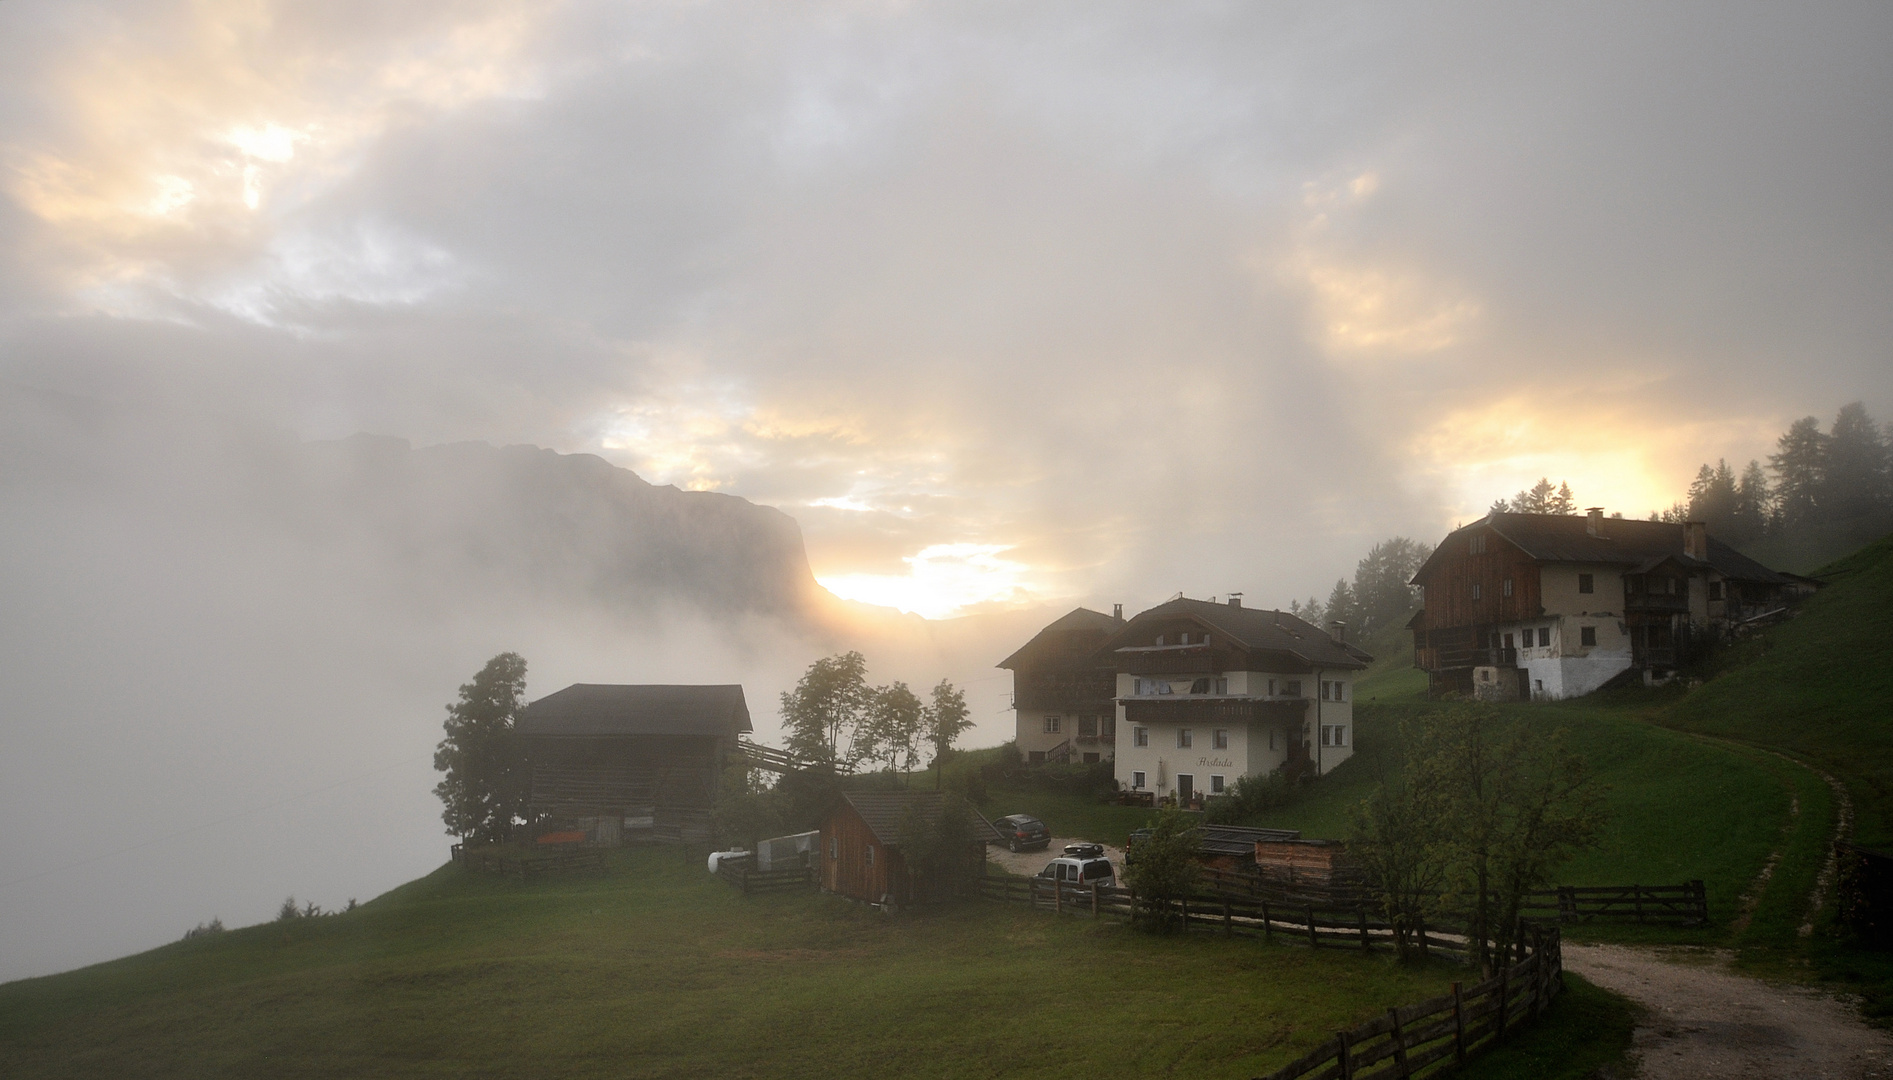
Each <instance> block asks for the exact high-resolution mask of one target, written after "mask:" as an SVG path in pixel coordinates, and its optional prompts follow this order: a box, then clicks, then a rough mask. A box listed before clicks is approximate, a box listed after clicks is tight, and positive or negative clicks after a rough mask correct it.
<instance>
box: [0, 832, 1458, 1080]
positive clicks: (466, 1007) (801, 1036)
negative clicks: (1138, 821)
mask: <svg viewBox="0 0 1893 1080" xmlns="http://www.w3.org/2000/svg"><path fill="white" fill-rule="evenodd" d="M1463 976H1464V972H1463V970H1462V969H1458V968H1454V967H1451V966H1447V965H1437V966H1433V967H1417V968H1403V967H1401V966H1400V965H1398V964H1396V963H1394V962H1393V960H1392V959H1391V957H1389V956H1387V955H1384V954H1375V955H1373V956H1363V955H1361V954H1359V953H1356V952H1353V951H1350V950H1320V951H1316V950H1311V949H1307V948H1303V947H1299V946H1291V945H1268V944H1263V943H1260V942H1253V941H1248V940H1245V939H1235V940H1225V939H1222V938H1220V937H1214V936H1208V935H1192V936H1188V937H1183V936H1172V937H1158V936H1153V935H1149V934H1145V933H1142V932H1139V931H1135V930H1132V929H1131V928H1129V927H1127V926H1125V925H1122V924H1120V923H1116V922H1111V921H1104V922H1098V923H1093V922H1091V921H1090V920H1089V919H1083V918H1064V919H1058V918H1054V917H1052V916H1050V915H1047V914H1041V913H1037V912H1033V911H1030V910H1027V909H1025V908H1023V907H1016V906H1002V905H999V904H995V903H990V902H971V903H968V904H965V905H961V906H958V907H955V908H951V909H947V910H943V911H939V912H935V913H926V914H919V915H914V914H906V915H901V916H896V917H889V916H885V915H882V914H880V913H878V912H875V911H872V910H870V909H867V908H865V907H862V906H860V905H856V904H853V903H849V902H847V901H843V900H839V899H835V898H832V897H824V896H821V895H818V894H814V893H793V894H774V895H757V896H751V897H744V896H742V895H741V894H739V893H737V892H736V891H735V890H733V889H731V888H729V887H728V886H727V885H725V884H723V883H722V882H721V881H719V880H717V879H715V878H712V877H711V876H710V875H709V874H707V873H705V872H704V869H703V864H702V862H701V860H700V858H698V857H697V856H695V855H691V854H688V853H685V852H682V851H677V850H653V849H639V850H628V851H623V852H619V853H616V854H614V856H613V859H612V862H611V865H610V869H609V873H608V874H607V875H605V876H603V877H590V878H577V879H569V880H563V881H560V880H547V881H542V882H536V883H532V884H520V883H517V882H513V881H508V880H500V879H495V878H491V877H485V876H479V875H475V874H471V873H468V872H466V871H464V870H462V869H461V868H459V867H457V866H452V865H449V866H446V867H443V868H441V869H440V870H438V871H436V872H435V873H433V874H431V875H429V876H428V877H425V878H422V879H420V880H418V881H415V882H412V883H410V884H409V885H406V886H403V887H402V888H400V889H397V890H395V891H394V892H391V893H389V894H387V895H385V896H382V897H380V898H378V899H376V900H374V901H373V902H371V903H369V904H366V905H363V906H362V907H361V908H359V909H357V910H355V911H352V912H348V913H346V914H341V915H335V916H325V917H319V918H313V919H296V920H291V921H286V922H280V923H267V924H263V925H260V926H254V927H248V928H245V929H241V930H233V931H228V932H225V933H223V934H217V935H212V936H210V937H207V938H200V939H196V940H192V941H185V942H180V943H177V944H173V945H169V946H166V947H164V948H160V949H156V950H153V951H151V952H148V953H144V954H141V955H138V956H133V957H128V958H126V959H123V960H117V961H113V962H111V963H106V964H100V965H96V966H93V967H89V968H85V969H82V970H79V971H73V972H67V973H65V974H61V975H54V976H49V977H46V978H39V979H30V980H24V981H21V982H15V983H10V984H7V985H4V986H0V1061H4V1062H6V1067H5V1069H4V1070H3V1071H4V1072H5V1074H6V1075H7V1076H8V1077H12V1078H28V1077H111V1078H121V1077H191V1078H206V1077H251V1076H269V1077H272V1078H280V1077H290V1078H293V1077H303V1076H309V1077H316V1076H351V1077H353V1076H377V1077H382V1076H387V1077H406V1076H414V1077H421V1076H455V1077H462V1076H477V1077H515V1076H518V1077H538V1076H560V1077H587V1076H599V1077H606V1076H609V1077H628V1076H636V1077H698V1076H707V1075H718V1076H732V1077H742V1076H758V1077H762V1076H767V1077H802V1076H806V1077H823V1078H826V1080H835V1078H841V1077H851V1076H862V1077H867V1076H874V1077H880V1076H889V1075H923V1076H942V1077H950V1076H980V1077H993V1076H1033V1077H1059V1076H1072V1077H1079V1076H1087V1077H1088V1076H1096V1075H1099V1074H1101V1073H1104V1072H1111V1073H1122V1074H1128V1075H1149V1074H1154V1073H1178V1074H1182V1075H1188V1076H1197V1077H1206V1078H1207V1077H1241V1076H1253V1075H1256V1074H1258V1073H1261V1072H1265V1071H1267V1070H1269V1069H1271V1068H1274V1067H1276V1066H1278V1065H1280V1064H1282V1063H1284V1062H1286V1061H1288V1060H1289V1059H1291V1058H1293V1057H1296V1056H1297V1055H1299V1054H1300V1053H1301V1052H1303V1051H1304V1050H1305V1049H1306V1048H1308V1047H1309V1046H1311V1045H1313V1044H1314V1043H1315V1042H1318V1041H1320V1040H1321V1039H1323V1038H1325V1037H1326V1036H1327V1035H1329V1034H1331V1033H1332V1032H1333V1031H1334V1030H1336V1029H1337V1028H1342V1027H1346V1026H1349V1025H1351V1024H1354V1023H1358V1022H1360V1021H1361V1020H1364V1019H1366V1018H1368V1017H1370V1016H1372V1015H1374V1014H1376V1013H1378V1012H1380V1011H1383V1010H1385V1009H1386V1008H1387V1007H1388V1006H1390V1005H1394V1004H1398V1003H1401V1002H1407V1001H1413V1000H1417V999H1419V998H1423V997H1427V996H1429V995H1432V994H1435V993H1440V992H1442V991H1443V990H1444V989H1445V988H1446V986H1447V985H1448V983H1449V982H1450V981H1451V980H1452V979H1454V978H1462V977H1463Z"/></svg>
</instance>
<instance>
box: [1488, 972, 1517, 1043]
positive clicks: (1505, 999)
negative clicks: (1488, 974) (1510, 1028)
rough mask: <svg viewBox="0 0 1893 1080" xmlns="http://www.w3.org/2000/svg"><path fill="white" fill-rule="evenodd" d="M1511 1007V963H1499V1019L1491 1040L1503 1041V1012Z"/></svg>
mask: <svg viewBox="0 0 1893 1080" xmlns="http://www.w3.org/2000/svg"><path fill="white" fill-rule="evenodd" d="M1511 1008H1512V965H1510V964H1505V963H1501V964H1500V965H1499V1020H1498V1027H1497V1028H1495V1029H1494V1030H1493V1033H1492V1041H1493V1042H1503V1041H1505V1014H1506V1013H1507V1012H1510V1011H1511Z"/></svg>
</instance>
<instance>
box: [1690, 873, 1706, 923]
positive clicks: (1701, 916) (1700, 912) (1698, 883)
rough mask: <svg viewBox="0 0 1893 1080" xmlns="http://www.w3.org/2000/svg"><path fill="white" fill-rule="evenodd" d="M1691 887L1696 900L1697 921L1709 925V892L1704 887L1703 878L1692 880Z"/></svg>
mask: <svg viewBox="0 0 1893 1080" xmlns="http://www.w3.org/2000/svg"><path fill="white" fill-rule="evenodd" d="M1689 887H1690V892H1691V893H1693V894H1694V899H1695V901H1696V921H1698V922H1700V923H1702V924H1703V925H1704V926H1707V925H1709V893H1708V892H1707V890H1705V889H1704V888H1703V887H1702V879H1701V878H1697V879H1695V880H1694V881H1691V882H1690V883H1689Z"/></svg>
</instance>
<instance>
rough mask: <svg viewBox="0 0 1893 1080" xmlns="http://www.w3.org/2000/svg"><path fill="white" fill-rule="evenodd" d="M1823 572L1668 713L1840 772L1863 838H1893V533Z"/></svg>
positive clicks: (1683, 722) (1692, 726)
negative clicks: (1785, 615)
mask: <svg viewBox="0 0 1893 1080" xmlns="http://www.w3.org/2000/svg"><path fill="white" fill-rule="evenodd" d="M1817 576H1819V577H1820V578H1822V579H1823V580H1826V581H1827V582H1828V585H1827V587H1826V588H1824V589H1822V590H1821V591H1820V592H1819V593H1817V594H1816V595H1815V596H1814V597H1813V598H1812V599H1810V600H1809V601H1808V602H1807V603H1806V604H1805V605H1804V606H1803V607H1802V609H1801V611H1800V614H1799V615H1797V616H1796V617H1795V618H1794V619H1792V620H1790V621H1789V622H1787V623H1785V624H1784V625H1782V626H1779V627H1776V628H1774V629H1772V630H1770V631H1769V632H1768V633H1767V634H1766V635H1765V636H1763V637H1761V638H1759V639H1757V640H1755V641H1751V642H1746V643H1744V644H1742V645H1741V646H1738V647H1737V648H1735V649H1733V650H1731V654H1730V655H1729V656H1727V657H1725V658H1723V661H1722V663H1721V665H1720V670H1721V674H1720V675H1719V676H1717V677H1715V678H1712V679H1710V680H1709V682H1707V683H1706V684H1705V685H1704V686H1703V687H1702V688H1701V689H1699V690H1697V691H1695V692H1694V693H1692V694H1690V695H1689V696H1688V697H1687V698H1685V699H1684V700H1683V701H1681V702H1679V703H1678V704H1677V705H1676V706H1675V707H1674V708H1673V709H1671V710H1670V711H1669V713H1668V714H1667V716H1666V718H1665V719H1666V720H1667V721H1668V722H1670V723H1674V724H1675V725H1677V726H1678V727H1681V728H1683V729H1685V730H1688V731H1697V732H1702V733H1705V734H1710V735H1717V736H1721V737H1724V738H1729V739H1739V740H1741V741H1743V742H1748V743H1753V744H1755V745H1758V746H1767V747H1772V748H1775V749H1779V750H1782V751H1785V752H1787V753H1790V754H1793V755H1796V756H1798V757H1801V758H1804V759H1805V760H1807V761H1808V762H1810V763H1812V764H1814V765H1816V766H1817V767H1819V768H1821V769H1823V770H1825V771H1827V772H1829V773H1832V774H1833V775H1835V776H1837V777H1839V778H1840V779H1841V780H1842V781H1843V782H1844V783H1845V784H1846V785H1847V789H1848V791H1849V792H1850V793H1851V794H1852V796H1853V798H1854V802H1855V805H1856V808H1857V813H1858V818H1857V821H1858V824H1857V831H1856V835H1857V836H1858V838H1859V840H1860V841H1861V842H1862V843H1865V844H1869V845H1876V846H1883V845H1887V844H1893V537H1887V538H1886V539H1883V540H1880V541H1879V542H1877V543H1875V544H1873V545H1871V546H1869V547H1867V548H1864V549H1862V550H1861V551H1858V552H1856V553H1854V554H1853V555H1850V556H1848V557H1847V558H1845V559H1842V560H1840V561H1839V562H1836V563H1832V564H1830V565H1828V566H1827V567H1824V568H1823V569H1822V570H1821V571H1819V573H1818V574H1817Z"/></svg>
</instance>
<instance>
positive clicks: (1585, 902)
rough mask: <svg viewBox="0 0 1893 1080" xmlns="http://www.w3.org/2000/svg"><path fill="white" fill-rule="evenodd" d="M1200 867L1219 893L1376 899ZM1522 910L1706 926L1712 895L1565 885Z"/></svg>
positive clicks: (1327, 902)
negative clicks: (1281, 884)
mask: <svg viewBox="0 0 1893 1080" xmlns="http://www.w3.org/2000/svg"><path fill="white" fill-rule="evenodd" d="M1201 873H1202V877H1201V881H1202V885H1203V887H1204V888H1205V889H1207V890H1209V891H1210V892H1213V893H1216V894H1217V895H1219V896H1230V897H1240V898H1243V899H1246V900H1253V901H1261V900H1267V901H1269V902H1271V903H1274V904H1278V905H1280V904H1291V905H1300V904H1312V905H1314V906H1315V907H1316V908H1317V909H1334V910H1350V909H1353V908H1356V907H1363V906H1371V905H1372V904H1373V896H1372V894H1371V892H1370V891H1369V890H1368V889H1367V888H1366V887H1365V886H1362V885H1358V884H1353V883H1346V882H1343V883H1338V884H1335V885H1332V886H1327V887H1323V886H1320V885H1312V884H1311V885H1302V886H1298V887H1294V888H1283V887H1280V886H1278V885H1275V884H1272V883H1271V882H1269V881H1267V880H1266V879H1263V878H1260V877H1258V876H1256V875H1254V874H1245V873H1241V872H1238V871H1233V870H1219V869H1217V868H1215V867H1204V868H1203V870H1202V872H1201ZM1519 914H1520V915H1521V916H1523V917H1525V918H1527V919H1532V920H1534V921H1537V922H1559V923H1591V922H1607V923H1645V924H1658V925H1667V926H1707V925H1708V923H1709V897H1708V893H1707V892H1706V891H1705V890H1704V888H1703V884H1702V882H1701V881H1686V882H1684V883H1682V884H1681V885H1598V886H1569V885H1566V886H1561V887H1559V888H1556V889H1538V890H1534V891H1532V892H1529V893H1526V894H1525V897H1524V902H1523V903H1522V904H1521V905H1520V908H1519Z"/></svg>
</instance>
